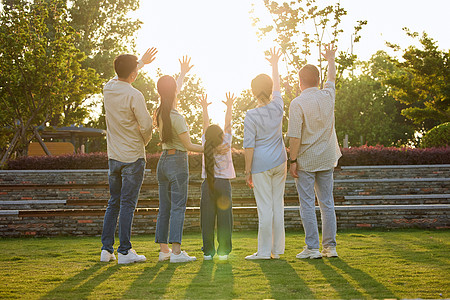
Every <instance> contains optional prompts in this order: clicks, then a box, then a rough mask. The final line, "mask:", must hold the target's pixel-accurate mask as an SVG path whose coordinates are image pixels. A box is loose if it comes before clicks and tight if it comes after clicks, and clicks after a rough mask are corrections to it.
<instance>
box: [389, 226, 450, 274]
mask: <svg viewBox="0 0 450 300" xmlns="http://www.w3.org/2000/svg"><path fill="white" fill-rule="evenodd" d="M430 235H431V234H430ZM381 238H382V239H383V244H384V245H386V247H389V248H391V249H395V251H391V253H392V254H393V255H396V256H398V257H399V258H400V259H402V260H405V261H410V262H412V263H422V264H426V265H431V264H432V265H436V266H438V267H440V266H444V265H447V264H448V259H447V255H446V254H447V248H448V246H447V245H446V244H445V243H444V242H442V241H439V240H437V239H433V240H426V241H425V242H424V241H423V240H422V239H420V238H417V237H414V236H408V239H404V238H402V239H397V240H392V239H389V238H387V237H385V236H381ZM405 244H406V245H407V247H405Z"/></svg>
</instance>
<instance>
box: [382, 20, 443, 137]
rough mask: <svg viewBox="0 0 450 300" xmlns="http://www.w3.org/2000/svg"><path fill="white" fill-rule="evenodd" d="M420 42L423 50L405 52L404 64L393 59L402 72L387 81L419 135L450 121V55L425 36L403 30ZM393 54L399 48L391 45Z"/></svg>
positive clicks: (409, 49)
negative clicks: (420, 132)
mask: <svg viewBox="0 0 450 300" xmlns="http://www.w3.org/2000/svg"><path fill="white" fill-rule="evenodd" d="M404 30H405V32H406V34H407V35H408V36H410V37H411V38H413V39H418V40H419V42H420V45H421V48H417V47H415V46H409V47H408V48H406V49H403V50H402V51H403V56H402V58H403V60H399V59H395V58H392V61H393V62H394V63H395V65H396V66H397V67H398V68H400V69H401V72H395V73H389V74H388V76H387V77H386V80H385V81H384V82H385V84H387V85H388V86H389V87H390V89H391V94H392V96H394V98H395V99H396V100H397V101H399V102H401V103H404V104H405V105H406V108H405V109H403V110H402V115H404V116H405V117H407V118H408V119H410V120H412V121H413V122H414V124H416V126H417V130H418V131H427V130H430V129H431V128H433V127H434V126H436V125H438V124H441V123H444V122H447V121H449V120H450V51H448V50H447V51H446V52H445V51H441V50H439V49H438V46H437V43H436V42H435V41H434V40H433V39H432V38H430V37H429V36H428V35H427V34H426V33H423V34H422V36H421V37H419V34H418V33H417V32H410V31H409V30H408V29H407V28H404ZM388 46H390V47H391V48H393V49H394V50H397V51H400V50H401V49H400V47H399V46H398V45H395V44H390V43H388Z"/></svg>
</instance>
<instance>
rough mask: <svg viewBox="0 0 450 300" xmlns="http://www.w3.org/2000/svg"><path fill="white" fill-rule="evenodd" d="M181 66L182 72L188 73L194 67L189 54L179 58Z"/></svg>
mask: <svg viewBox="0 0 450 300" xmlns="http://www.w3.org/2000/svg"><path fill="white" fill-rule="evenodd" d="M178 61H179V62H180V67H181V74H187V73H188V72H189V71H190V70H191V69H192V67H193V65H192V66H191V65H190V64H191V58H190V57H188V56H187V55H185V56H183V60H181V59H179V60H178Z"/></svg>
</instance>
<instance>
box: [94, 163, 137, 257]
mask: <svg viewBox="0 0 450 300" xmlns="http://www.w3.org/2000/svg"><path fill="white" fill-rule="evenodd" d="M108 164H109V172H108V177H109V192H110V194H111V198H110V199H109V201H108V207H107V208H106V212H105V218H104V220H103V232H102V244H103V246H102V250H107V251H108V252H110V253H113V252H114V247H113V245H114V233H115V231H116V226H117V217H119V241H120V246H119V248H117V252H119V253H122V254H124V255H126V254H128V250H130V249H131V242H130V237H131V225H132V223H133V216H134V210H135V209H136V204H137V202H138V197H139V191H140V190H141V185H142V181H143V180H144V172H145V160H144V159H143V158H139V159H138V160H137V161H135V162H133V163H124V162H120V161H117V160H114V159H110V160H109V161H108ZM119 215H120V216H119Z"/></svg>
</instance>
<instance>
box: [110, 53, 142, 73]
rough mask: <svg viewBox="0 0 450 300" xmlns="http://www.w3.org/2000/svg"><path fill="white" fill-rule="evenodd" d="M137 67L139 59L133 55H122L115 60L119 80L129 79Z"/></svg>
mask: <svg viewBox="0 0 450 300" xmlns="http://www.w3.org/2000/svg"><path fill="white" fill-rule="evenodd" d="M137 65H138V58H137V56H136V55H133V54H121V55H119V56H117V57H116V58H115V59H114V70H115V71H116V74H117V76H119V78H128V76H130V74H131V73H132V72H133V71H134V70H136V67H137Z"/></svg>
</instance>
